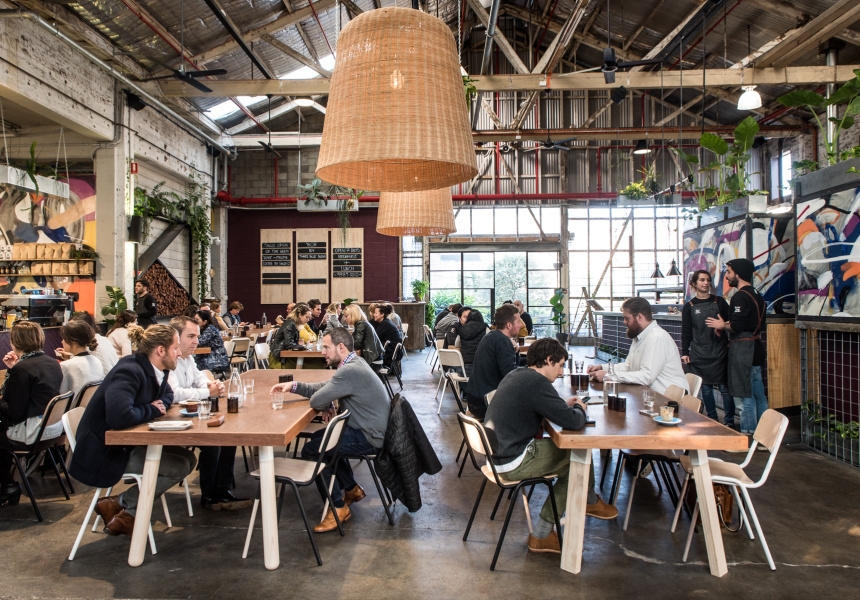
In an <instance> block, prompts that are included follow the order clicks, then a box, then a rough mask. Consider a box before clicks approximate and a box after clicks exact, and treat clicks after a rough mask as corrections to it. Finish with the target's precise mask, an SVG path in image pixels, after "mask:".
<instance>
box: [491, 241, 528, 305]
mask: <svg viewBox="0 0 860 600" xmlns="http://www.w3.org/2000/svg"><path fill="white" fill-rule="evenodd" d="M525 293H526V253H525V252H496V304H501V303H502V302H504V301H505V300H514V299H515V298H522V297H523V296H525Z"/></svg>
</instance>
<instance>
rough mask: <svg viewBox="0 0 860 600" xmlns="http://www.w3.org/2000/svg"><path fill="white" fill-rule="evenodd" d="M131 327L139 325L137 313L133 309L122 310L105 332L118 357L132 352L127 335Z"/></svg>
mask: <svg viewBox="0 0 860 600" xmlns="http://www.w3.org/2000/svg"><path fill="white" fill-rule="evenodd" d="M131 327H139V325H138V324H137V313H136V312H134V311H133V310H124V311H122V312H121V313H119V314H118V315H117V316H116V321H114V324H113V327H111V330H110V331H109V332H108V334H107V338H108V339H109V340H110V342H111V344H112V345H113V347H114V350H116V355H117V357H118V358H122V357H123V356H128V355H129V354H131V353H132V352H133V349H132V347H131V338H129V337H128V331H129V328H131Z"/></svg>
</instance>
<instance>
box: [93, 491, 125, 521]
mask: <svg viewBox="0 0 860 600" xmlns="http://www.w3.org/2000/svg"><path fill="white" fill-rule="evenodd" d="M120 512H122V506H120V503H119V496H108V497H106V498H101V499H100V500H99V501H98V502H96V514H97V515H98V516H100V517H101V518H102V519H103V520H104V522H105V526H107V524H108V523H110V522H111V520H112V519H113V518H114V517H115V516H116V515H117V514H118V513H120Z"/></svg>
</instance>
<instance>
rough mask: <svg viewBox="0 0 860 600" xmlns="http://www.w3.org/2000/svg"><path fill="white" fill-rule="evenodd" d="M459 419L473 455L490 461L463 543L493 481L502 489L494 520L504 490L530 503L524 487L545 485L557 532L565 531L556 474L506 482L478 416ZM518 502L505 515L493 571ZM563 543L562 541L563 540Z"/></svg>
mask: <svg viewBox="0 0 860 600" xmlns="http://www.w3.org/2000/svg"><path fill="white" fill-rule="evenodd" d="M457 419H459V421H460V428H461V429H462V430H463V437H464V438H466V441H467V443H468V445H469V448H470V449H471V451H472V453H473V456H474V453H478V454H483V455H484V456H486V457H487V461H486V463H485V464H484V466H483V467H481V473H482V474H483V475H484V478H483V481H482V482H481V489H480V490H478V497H477V498H476V499H475V506H474V507H473V508H472V514H471V515H469V523H468V525H466V532H465V533H464V534H463V541H464V542H465V541H466V540H467V538H468V537H469V531H470V530H471V529H472V521H474V519H475V513H477V512H478V505H479V504H480V503H481V496H483V494H484V488H485V487H486V486H487V481H491V482H493V483H495V484H496V485H497V486H499V488H500V493H499V498H498V499H497V500H496V506H495V507H494V508H493V512H492V514H491V515H490V520H492V519H494V518H495V516H496V510H498V508H499V503H500V502H501V499H502V493H503V492H504V490H511V493H512V494H517V493H522V494H523V498H524V500H525V501H526V502H527V496H526V495H525V490H523V488H524V487H527V486H534V485H538V484H540V485H545V486H547V489H548V490H549V497H550V501H551V503H552V513H553V518H554V520H555V527H556V530H558V531H561V524H560V523H559V520H558V507H557V506H556V505H555V496H553V494H552V481H553V479H555V478H556V477H557V475H555V474H549V475H544V476H542V477H531V478H529V479H523V480H520V481H508V480H505V479H502V477H501V476H500V475H499V474H498V473H497V472H496V467H495V465H493V461H492V460H491V458H492V456H493V450H492V448H491V447H490V442H489V440H488V439H487V432H486V431H485V430H484V426H483V425H482V424H481V422H480V421H478V420H477V419H475V418H474V417H468V416H466V415H464V414H463V413H459V414H457ZM515 505H516V502H511V503H510V504H509V505H508V513H507V515H506V516H505V524H504V525H503V526H502V533H501V534H500V535H499V542H498V544H497V545H496V552H495V554H494V555H493V562H492V563H491V564H490V570H491V571H495V570H496V561H497V560H498V559H499V552H500V551H501V549H502V542H504V541H505V533H507V531H508V523H510V520H511V514H512V513H513V511H514V506H515ZM559 543H561V540H560V539H559Z"/></svg>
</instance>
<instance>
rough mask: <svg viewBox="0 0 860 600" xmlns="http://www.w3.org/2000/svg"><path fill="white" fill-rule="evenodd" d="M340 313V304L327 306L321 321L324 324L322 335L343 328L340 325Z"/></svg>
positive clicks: (341, 308) (334, 303)
mask: <svg viewBox="0 0 860 600" xmlns="http://www.w3.org/2000/svg"><path fill="white" fill-rule="evenodd" d="M342 313H343V303H342V302H332V303H331V304H329V305H328V308H327V309H325V319H324V320H323V322H324V323H325V330H324V331H323V335H325V334H326V333H329V332H330V331H331V330H332V329H334V328H335V327H343V325H341V324H340V315H341V314H342Z"/></svg>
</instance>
